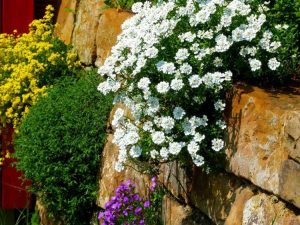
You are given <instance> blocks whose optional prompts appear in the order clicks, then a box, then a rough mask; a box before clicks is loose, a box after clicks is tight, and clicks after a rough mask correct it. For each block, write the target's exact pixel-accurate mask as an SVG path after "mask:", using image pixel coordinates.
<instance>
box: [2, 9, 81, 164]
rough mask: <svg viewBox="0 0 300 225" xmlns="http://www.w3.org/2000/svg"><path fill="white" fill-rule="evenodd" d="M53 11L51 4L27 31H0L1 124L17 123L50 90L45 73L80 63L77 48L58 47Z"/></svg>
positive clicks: (75, 66)
mask: <svg viewBox="0 0 300 225" xmlns="http://www.w3.org/2000/svg"><path fill="white" fill-rule="evenodd" d="M53 11H54V8H53V7H52V6H47V8H46V12H45V16H44V17H43V18H42V19H39V20H34V21H33V22H32V23H31V24H30V29H29V33H27V34H22V35H20V36H16V34H0V116H1V121H0V122H1V123H0V128H1V126H4V125H5V124H8V123H11V124H12V125H13V126H14V127H17V126H18V125H19V123H20V122H21V120H22V118H23V117H24V116H26V115H27V114H28V112H29V109H30V106H32V105H33V104H34V103H35V102H36V101H37V99H38V97H39V96H40V95H45V94H46V89H47V87H46V86H45V84H44V83H43V82H45V81H44V80H43V81H41V79H43V78H44V77H49V76H50V75H48V74H45V73H46V71H51V69H49V68H54V67H58V68H54V69H52V70H53V71H57V70H58V69H59V68H69V69H70V71H71V70H73V69H74V68H78V67H79V66H80V63H79V62H78V60H77V55H76V54H75V53H74V52H66V51H65V49H67V47H66V46H65V48H64V50H63V51H61V50H60V49H59V48H57V47H55V45H57V43H58V42H57V37H55V35H54V28H55V25H53V24H52V19H53ZM0 159H1V158H0ZM0 163H1V161H0Z"/></svg>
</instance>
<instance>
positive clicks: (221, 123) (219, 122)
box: [216, 120, 227, 130]
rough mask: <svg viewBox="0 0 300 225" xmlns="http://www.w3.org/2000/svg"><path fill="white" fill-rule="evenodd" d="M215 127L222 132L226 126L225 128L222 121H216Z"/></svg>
mask: <svg viewBox="0 0 300 225" xmlns="http://www.w3.org/2000/svg"><path fill="white" fill-rule="evenodd" d="M216 125H217V126H219V127H220V128H221V129H222V130H224V129H225V128H226V127H227V126H226V123H225V122H224V121H222V120H218V121H217V122H216Z"/></svg>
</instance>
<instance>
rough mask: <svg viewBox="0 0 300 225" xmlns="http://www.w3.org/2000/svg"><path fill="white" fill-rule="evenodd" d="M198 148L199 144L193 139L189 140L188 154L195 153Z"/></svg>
mask: <svg viewBox="0 0 300 225" xmlns="http://www.w3.org/2000/svg"><path fill="white" fill-rule="evenodd" d="M199 149H200V146H199V145H198V144H197V142H195V141H191V142H190V143H189V144H188V146H187V150H188V152H189V153H190V155H195V154H196V153H197V152H198V151H199Z"/></svg>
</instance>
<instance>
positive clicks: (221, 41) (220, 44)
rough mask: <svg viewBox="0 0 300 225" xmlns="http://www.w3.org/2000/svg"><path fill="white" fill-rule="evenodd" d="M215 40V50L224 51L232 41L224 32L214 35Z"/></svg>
mask: <svg viewBox="0 0 300 225" xmlns="http://www.w3.org/2000/svg"><path fill="white" fill-rule="evenodd" d="M215 41H216V47H215V49H216V51H217V52H225V51H227V50H228V49H229V48H230V46H231V45H232V42H231V41H230V40H229V39H228V38H227V37H226V36H225V35H224V34H219V35H218V36H217V37H216V39H215Z"/></svg>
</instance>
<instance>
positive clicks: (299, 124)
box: [285, 112, 300, 162]
mask: <svg viewBox="0 0 300 225" xmlns="http://www.w3.org/2000/svg"><path fill="white" fill-rule="evenodd" d="M285 140H286V142H285V148H286V150H287V151H288V152H289V156H290V157H291V158H293V159H295V160H296V161H298V162H300V112H297V113H294V114H292V115H290V117H289V118H288V121H287V125H286V127H285Z"/></svg>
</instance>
